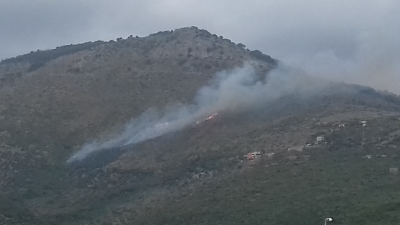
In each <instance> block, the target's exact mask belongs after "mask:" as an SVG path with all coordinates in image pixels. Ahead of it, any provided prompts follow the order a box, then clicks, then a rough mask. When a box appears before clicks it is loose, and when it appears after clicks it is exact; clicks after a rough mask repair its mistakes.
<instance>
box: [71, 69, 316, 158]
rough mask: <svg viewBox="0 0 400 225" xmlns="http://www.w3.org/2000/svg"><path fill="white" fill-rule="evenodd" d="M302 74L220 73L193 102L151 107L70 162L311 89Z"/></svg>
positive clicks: (279, 72) (87, 145)
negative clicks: (116, 132)
mask: <svg viewBox="0 0 400 225" xmlns="http://www.w3.org/2000/svg"><path fill="white" fill-rule="evenodd" d="M301 77H302V76H299V75H298V74H291V73H290V72H288V71H285V72H282V70H280V69H275V70H271V71H270V72H269V74H268V76H267V80H265V79H262V78H261V77H260V76H258V75H256V73H255V71H254V69H253V68H252V67H251V66H249V65H245V66H244V67H242V68H238V69H235V70H233V71H230V72H228V71H223V72H220V73H218V74H216V78H215V79H214V80H213V81H212V83H211V85H209V86H205V87H203V88H201V89H200V90H199V91H198V93H197V95H196V97H195V100H194V104H193V105H182V104H181V105H177V106H175V107H169V109H165V110H161V111H157V110H154V109H153V110H148V111H146V112H144V113H143V114H142V115H141V116H139V117H138V118H135V119H132V120H131V121H130V122H129V123H127V124H126V125H125V127H124V128H123V131H122V132H121V133H119V134H117V135H114V136H113V137H109V138H108V140H107V141H101V140H99V141H94V142H90V143H87V144H85V145H84V146H83V147H82V148H81V150H80V151H78V152H77V153H75V154H74V155H73V156H72V157H70V158H69V159H68V161H67V162H68V163H70V162H74V161H79V160H82V159H84V158H85V157H87V156H88V155H89V154H91V153H93V152H96V151H106V150H107V149H112V148H117V147H123V146H127V145H131V144H135V143H139V142H142V141H145V140H149V139H152V138H156V137H159V136H161V135H165V134H167V133H171V132H175V131H178V130H181V129H183V128H185V127H187V126H189V125H195V124H196V123H198V122H200V121H204V119H206V118H207V117H209V116H210V115H213V114H214V115H215V113H218V112H221V111H230V112H238V111H241V110H249V109H251V108H253V107H255V106H259V105H260V104H263V103H267V102H268V101H270V100H274V99H277V98H278V97H281V96H282V95H284V94H287V93H291V92H293V91H295V90H299V91H301V90H302V89H304V90H307V89H308V87H309V86H308V85H302V84H301V83H302V78H301ZM315 88H316V87H315V86H314V87H313V89H314V90H315Z"/></svg>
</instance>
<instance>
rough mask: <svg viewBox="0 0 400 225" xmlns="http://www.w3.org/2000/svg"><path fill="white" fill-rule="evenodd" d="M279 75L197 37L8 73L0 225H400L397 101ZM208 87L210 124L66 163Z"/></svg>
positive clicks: (51, 59) (126, 42)
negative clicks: (328, 223)
mask: <svg viewBox="0 0 400 225" xmlns="http://www.w3.org/2000/svg"><path fill="white" fill-rule="evenodd" d="M240 67H245V68H247V67H251V68H252V70H250V72H249V70H246V69H237V68H240ZM235 68H236V69H235ZM281 70H282V69H281V68H278V61H277V60H274V59H272V58H271V57H269V56H267V55H265V54H263V53H261V52H259V51H250V50H246V49H245V47H244V45H243V44H235V43H232V42H231V41H230V40H228V39H224V38H223V37H218V36H217V35H213V34H210V33H209V32H207V31H205V30H201V29H198V28H195V27H191V28H181V29H177V30H174V31H166V32H159V33H156V34H152V35H150V36H148V37H132V36H131V37H128V38H127V39H122V38H118V39H117V41H110V42H100V41H99V42H92V43H85V44H82V45H76V46H64V47H59V48H56V49H54V50H48V51H39V52H32V53H30V54H27V55H23V56H18V57H16V58H12V59H7V60H4V61H2V62H1V63H0V86H1V88H0V142H1V146H0V157H1V158H0V160H1V161H0V169H1V171H0V184H1V185H0V200H1V202H6V204H3V205H2V206H0V223H1V224H82V225H83V224H160V225H161V224H296V225H298V224H322V222H323V220H324V218H326V217H333V218H335V224H363V225H364V224H367V225H368V224H398V223H399V222H400V216H398V215H400V214H399V212H400V211H399V209H400V208H399V207H398V206H399V204H400V196H399V194H398V191H397V188H398V185H399V184H400V183H399V179H400V178H399V174H398V167H399V164H398V158H399V145H400V139H399V135H400V133H399V132H400V131H399V129H398V127H399V125H400V99H399V97H398V96H396V95H392V94H390V93H381V92H378V91H375V90H373V89H371V88H368V87H361V86H356V85H347V84H343V83H331V82H328V81H322V80H317V79H314V78H310V77H307V76H305V75H303V74H301V73H300V72H299V71H296V70H293V69H287V68H286V69H283V70H282V71H281ZM220 71H225V72H222V75H224V73H226V74H225V75H227V78H226V77H225V78H224V79H222V78H220V79H222V81H220V80H218V76H222V75H221V72H220ZM247 73H254V74H253V77H254V79H255V80H247V79H244V81H246V82H244V83H243V82H242V83H240V82H239V83H240V86H239V87H240V88H242V89H234V88H237V87H236V86H227V88H226V89H227V90H225V89H224V85H226V84H230V85H231V84H232V80H234V81H235V79H234V78H235V76H236V75H237V74H239V75H243V74H244V75H246V76H247ZM274 73H275V74H274ZM287 73H289V74H291V75H290V76H286V75H285V74H287ZM235 74H236V75H235ZM250 75H251V74H249V75H248V76H250ZM229 78H232V80H229ZM245 78H246V77H245ZM281 78H282V79H281ZM276 79H277V80H276ZM285 79H286V80H285ZM215 80H217V81H218V82H217V83H213V82H215ZM288 80H289V81H288ZM282 81H285V82H286V83H288V84H286V83H285V84H283V85H281V84H280V83H279V82H282ZM224 82H225V83H224ZM202 87H203V88H202ZM204 87H209V89H210V90H211V91H210V92H211V93H214V92H216V93H217V94H218V95H217V96H218V97H221V96H222V97H221V99H222V100H226V101H218V100H219V99H217V101H216V102H217V103H219V104H222V103H224V104H227V105H224V107H216V108H215V107H214V108H211V109H212V110H214V109H217V111H210V112H211V113H213V114H211V113H210V112H208V111H207V113H209V114H207V116H208V115H212V117H209V118H206V119H205V118H201V119H204V120H202V121H200V122H198V123H192V121H189V122H188V123H187V124H188V125H186V126H184V127H182V128H181V129H175V130H172V131H171V132H166V133H165V135H159V136H154V137H152V138H148V139H144V140H143V141H141V142H138V143H131V144H129V145H125V146H123V147H121V146H120V147H115V148H113V149H105V150H104V151H99V152H95V153H93V154H90V155H89V156H88V157H87V158H85V159H84V160H82V161H77V162H76V163H74V164H68V163H66V161H67V159H68V158H69V157H70V156H71V155H72V154H73V153H76V152H78V151H79V150H80V149H81V148H82V146H84V144H85V143H87V142H88V141H92V140H99V139H101V138H104V137H107V136H108V135H109V134H112V133H113V132H121V127H123V126H124V124H126V123H127V122H129V121H132V118H137V117H139V116H140V115H143V113H145V114H144V115H146V112H147V110H148V109H149V108H158V109H163V108H165V107H167V108H168V107H172V108H173V109H176V108H174V107H178V109H179V107H181V105H184V106H187V105H188V106H191V105H193V104H198V103H199V100H198V96H199V93H203V92H204V91H205V90H208V89H204ZM231 87H234V88H233V89H232V90H233V91H232V92H229V91H230V89H231ZM258 87H261V88H262V89H261V91H260V90H258V89H257V88H258ZM201 88H202V89H201ZM213 88H215V89H213ZM265 88H267V89H268V90H266V91H265V90H264V89H265ZM199 90H201V91H203V92H201V91H199ZM237 90H242V91H248V90H251V91H252V92H250V93H245V92H243V93H240V94H238V95H234V97H230V96H226V94H227V93H229V94H232V93H234V92H235V91H236V92H237ZM212 91H214V92H212ZM224 91H225V92H224ZM253 93H258V94H257V95H253ZM211 97H213V96H211ZM214 97H215V96H214ZM241 97H243V98H244V99H240V98H241ZM211 99H213V98H211ZM228 100H229V101H228ZM239 103H240V104H239ZM232 104H237V106H235V107H234V106H232ZM177 105H178V106H177ZM207 106H208V105H207ZM211 106H214V105H212V104H211ZM161 111H162V110H161ZM134 124H135V123H134ZM171 124H172V123H170V124H168V123H167V125H168V126H171ZM363 124H365V125H363ZM156 125H158V124H156ZM317 139H319V141H318V140H317ZM252 152H259V153H257V154H260V155H257V156H255V157H256V158H255V159H249V157H250V158H251V157H253V156H251V155H250V156H249V155H248V153H252ZM245 155H246V157H244V156H245ZM299 218H301V219H299Z"/></svg>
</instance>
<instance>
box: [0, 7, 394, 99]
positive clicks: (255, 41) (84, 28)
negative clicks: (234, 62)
mask: <svg viewBox="0 0 400 225" xmlns="http://www.w3.org/2000/svg"><path fill="white" fill-rule="evenodd" d="M399 12H400V1H398V0H380V1H376V0H350V1H349V0H302V1H298V0H247V1H239V0H229V1H228V0H218V1H215V0H147V1H142V0H114V1H106V0H83V1H82V0H68V1H55V0H0V59H5V58H9V57H13V56H17V55H20V54H25V53H29V52H30V51H36V50H37V49H40V50H45V49H52V48H55V47H57V46H62V45H67V44H77V43H82V42H86V41H96V40H104V41H108V40H115V39H116V38H118V37H123V38H126V37H128V36H129V35H133V36H136V35H137V36H147V35H149V34H151V33H156V32H158V31H164V30H173V29H176V28H181V27H187V26H197V27H199V28H201V29H206V30H208V31H210V32H211V33H215V34H217V35H222V36H224V37H226V38H228V39H230V40H232V41H234V42H236V43H239V42H240V43H243V44H245V45H246V46H247V48H249V49H251V50H254V49H258V50H260V51H262V52H263V53H265V54H268V55H271V56H272V57H274V58H276V59H279V60H281V61H283V62H285V63H288V64H290V65H294V66H299V67H302V68H303V69H304V70H305V71H306V72H308V73H309V74H311V75H314V76H320V77H326V78H329V79H333V80H339V81H344V82H349V83H357V84H361V85H368V86H373V87H375V88H378V89H381V90H389V91H392V92H394V93H397V94H400V65H399V64H400V63H399V62H400V38H399V37H400V22H399V21H400V13H399Z"/></svg>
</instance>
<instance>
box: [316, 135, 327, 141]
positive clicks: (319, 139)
mask: <svg viewBox="0 0 400 225" xmlns="http://www.w3.org/2000/svg"><path fill="white" fill-rule="evenodd" d="M324 140H325V137H324V136H318V137H317V142H322V141H324Z"/></svg>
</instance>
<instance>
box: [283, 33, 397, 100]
mask: <svg viewBox="0 0 400 225" xmlns="http://www.w3.org/2000/svg"><path fill="white" fill-rule="evenodd" d="M399 35H400V30H399V29H398V28H387V27H386V28H382V29H377V28H374V29H371V30H365V31H364V32H362V33H360V34H359V35H358V37H357V38H356V41H355V43H356V44H355V45H356V46H355V51H354V55H353V56H351V57H347V58H343V57H340V56H338V54H337V53H336V52H335V51H334V50H328V51H323V52H319V53H317V54H315V55H313V56H312V57H302V58H300V57H293V58H291V59H289V60H288V61H290V63H291V64H292V65H293V66H296V67H301V68H303V69H304V70H305V71H306V73H307V74H309V75H312V76H314V77H323V78H328V79H330V80H334V81H343V82H346V83H353V84H359V85H364V86H370V87H373V88H375V89H378V90H381V91H390V92H393V93H395V94H400V64H399V62H400V39H399V38H398V37H399Z"/></svg>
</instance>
